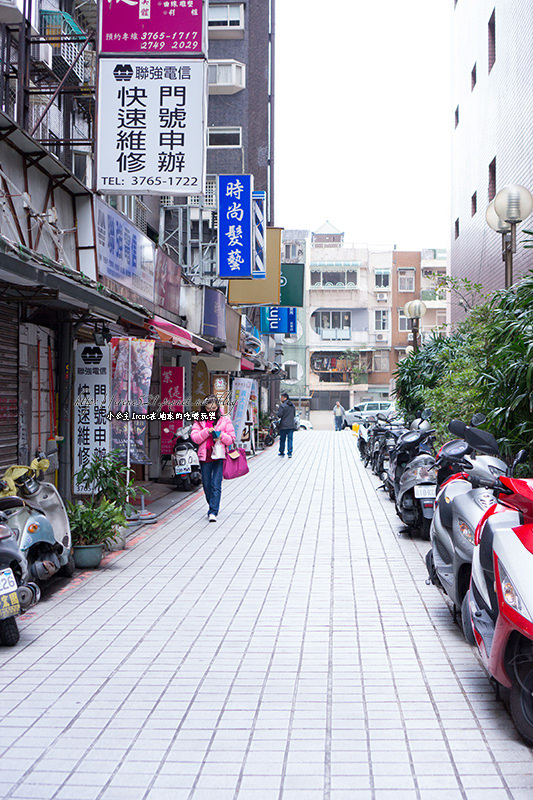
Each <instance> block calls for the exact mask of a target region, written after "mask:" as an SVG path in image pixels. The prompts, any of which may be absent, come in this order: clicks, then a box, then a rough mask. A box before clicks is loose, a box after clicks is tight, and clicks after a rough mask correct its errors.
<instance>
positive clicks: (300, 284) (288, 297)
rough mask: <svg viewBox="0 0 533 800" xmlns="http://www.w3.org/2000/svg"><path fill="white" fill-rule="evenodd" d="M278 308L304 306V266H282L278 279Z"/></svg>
mask: <svg viewBox="0 0 533 800" xmlns="http://www.w3.org/2000/svg"><path fill="white" fill-rule="evenodd" d="M279 304H280V306H296V307H297V308H302V307H303V304H304V265H303V264H282V265H281V279H280V301H279Z"/></svg>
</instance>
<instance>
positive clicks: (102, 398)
mask: <svg viewBox="0 0 533 800" xmlns="http://www.w3.org/2000/svg"><path fill="white" fill-rule="evenodd" d="M110 355H111V354H110V348H109V345H105V346H104V347H99V346H98V345H95V344H81V345H78V347H77V349H76V355H75V367H74V369H75V374H74V421H73V422H74V452H73V460H74V485H73V492H74V494H91V493H92V491H93V488H92V486H85V485H81V484H78V483H76V473H77V472H79V470H80V469H81V468H82V467H86V466H87V465H88V464H89V462H90V460H91V458H92V456H93V455H94V454H95V453H97V454H98V455H105V454H106V453H108V452H109V451H110V450H111V432H110V423H109V419H108V412H109V401H110V391H109V389H110V385H111V369H110Z"/></svg>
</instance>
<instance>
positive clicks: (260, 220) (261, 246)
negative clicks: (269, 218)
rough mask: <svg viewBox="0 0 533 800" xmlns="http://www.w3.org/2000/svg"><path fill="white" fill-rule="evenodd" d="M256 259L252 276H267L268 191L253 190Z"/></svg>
mask: <svg viewBox="0 0 533 800" xmlns="http://www.w3.org/2000/svg"><path fill="white" fill-rule="evenodd" d="M252 208H253V234H254V260H253V264H252V278H266V276H267V273H266V217H265V208H266V192H263V191H261V192H252Z"/></svg>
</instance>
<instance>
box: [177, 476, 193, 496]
mask: <svg viewBox="0 0 533 800" xmlns="http://www.w3.org/2000/svg"><path fill="white" fill-rule="evenodd" d="M179 488H180V489H182V490H183V491H184V492H190V491H191V488H192V485H191V479H190V478H189V476H187V477H186V478H182V480H181V485H180V487H179Z"/></svg>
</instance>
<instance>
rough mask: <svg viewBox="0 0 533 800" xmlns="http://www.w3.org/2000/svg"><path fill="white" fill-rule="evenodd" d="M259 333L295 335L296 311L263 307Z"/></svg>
mask: <svg viewBox="0 0 533 800" xmlns="http://www.w3.org/2000/svg"><path fill="white" fill-rule="evenodd" d="M261 333H296V309H295V308H280V307H279V306H263V307H262V308H261Z"/></svg>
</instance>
